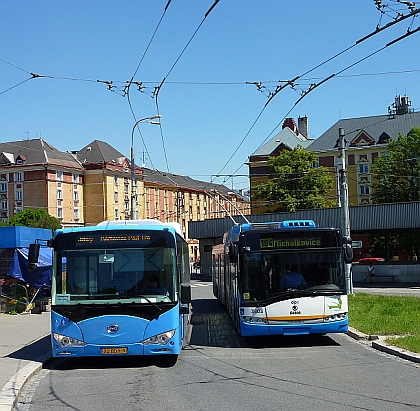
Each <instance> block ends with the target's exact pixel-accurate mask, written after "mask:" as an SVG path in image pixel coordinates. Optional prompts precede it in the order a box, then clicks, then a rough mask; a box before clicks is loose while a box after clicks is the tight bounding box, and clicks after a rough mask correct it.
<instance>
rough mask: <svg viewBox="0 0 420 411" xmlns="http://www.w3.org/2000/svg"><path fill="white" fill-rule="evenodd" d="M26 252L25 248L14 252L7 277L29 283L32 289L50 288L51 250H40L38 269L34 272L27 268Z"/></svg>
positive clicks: (42, 248)
mask: <svg viewBox="0 0 420 411" xmlns="http://www.w3.org/2000/svg"><path fill="white" fill-rule="evenodd" d="M28 252H29V248H27V247H22V248H17V249H16V250H15V252H14V254H13V258H12V262H11V264H10V267H9V271H8V272H7V275H10V276H12V277H14V278H17V279H18V280H22V281H24V282H26V283H29V284H30V285H31V286H32V287H48V288H51V266H52V249H51V248H50V247H41V248H40V253H39V259H38V267H37V268H36V270H35V271H32V270H29V268H28Z"/></svg>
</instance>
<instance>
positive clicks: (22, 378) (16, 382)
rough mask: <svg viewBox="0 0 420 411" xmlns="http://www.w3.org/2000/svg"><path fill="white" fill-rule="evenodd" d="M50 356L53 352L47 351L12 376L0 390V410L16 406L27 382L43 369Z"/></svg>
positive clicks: (6, 410) (8, 410)
mask: <svg viewBox="0 0 420 411" xmlns="http://www.w3.org/2000/svg"><path fill="white" fill-rule="evenodd" d="M50 358H51V353H50V352H47V353H45V354H44V355H42V356H41V357H39V358H37V359H36V360H35V361H31V362H30V363H29V364H27V365H25V366H24V367H23V368H22V369H21V370H19V371H18V372H17V373H16V374H15V375H14V376H13V377H12V378H10V380H9V381H8V382H7V383H6V384H5V385H4V386H3V388H2V389H1V391H0V411H11V410H13V409H14V408H15V406H16V404H17V402H18V399H19V395H20V393H21V391H22V389H23V387H24V386H25V384H26V383H27V382H28V381H29V379H30V378H31V377H32V376H34V375H35V374H36V373H37V372H39V371H40V370H42V367H43V364H44V363H45V362H47V361H48V360H49V359H50Z"/></svg>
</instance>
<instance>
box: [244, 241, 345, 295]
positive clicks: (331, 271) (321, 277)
mask: <svg viewBox="0 0 420 411" xmlns="http://www.w3.org/2000/svg"><path fill="white" fill-rule="evenodd" d="M340 255H341V254H340V251H339V250H337V249H335V250H331V249H329V250H325V249H324V250H322V249H318V250H308V249H305V250H294V251H290V250H275V251H258V252H245V253H242V254H241V255H240V258H239V265H240V284H239V286H240V288H242V294H243V296H244V299H250V300H254V301H258V300H263V299H265V298H267V297H270V296H271V295H273V294H277V293H282V292H285V291H287V292H290V291H291V290H307V291H313V292H316V291H322V290H324V291H330V290H337V291H338V290H340V289H345V281H344V273H343V268H342V265H341V264H340Z"/></svg>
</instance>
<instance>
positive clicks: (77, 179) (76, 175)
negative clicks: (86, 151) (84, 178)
mask: <svg viewBox="0 0 420 411" xmlns="http://www.w3.org/2000/svg"><path fill="white" fill-rule="evenodd" d="M78 182H79V174H73V183H78Z"/></svg>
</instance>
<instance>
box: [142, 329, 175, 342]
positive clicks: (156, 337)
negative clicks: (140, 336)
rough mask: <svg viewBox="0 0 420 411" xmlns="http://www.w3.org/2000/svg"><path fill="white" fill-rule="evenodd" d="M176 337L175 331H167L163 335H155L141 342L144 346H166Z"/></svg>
mask: <svg viewBox="0 0 420 411" xmlns="http://www.w3.org/2000/svg"><path fill="white" fill-rule="evenodd" d="M174 335H175V330H171V331H166V332H164V333H162V334H158V335H154V336H153V337H150V338H147V339H146V340H143V341H141V343H142V344H160V345H165V344H167V343H168V342H169V340H170V339H171V338H172V337H173V336H174Z"/></svg>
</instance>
